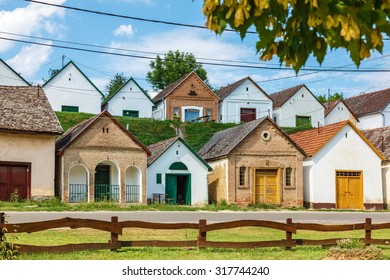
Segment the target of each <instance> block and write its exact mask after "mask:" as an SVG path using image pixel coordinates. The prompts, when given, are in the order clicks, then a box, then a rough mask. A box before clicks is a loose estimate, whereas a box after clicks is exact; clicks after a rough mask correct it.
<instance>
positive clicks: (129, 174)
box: [125, 166, 142, 203]
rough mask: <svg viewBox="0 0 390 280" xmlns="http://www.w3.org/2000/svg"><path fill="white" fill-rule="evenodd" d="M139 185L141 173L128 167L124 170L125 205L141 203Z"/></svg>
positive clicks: (134, 168) (132, 167)
mask: <svg viewBox="0 0 390 280" xmlns="http://www.w3.org/2000/svg"><path fill="white" fill-rule="evenodd" d="M141 185H142V174H141V171H140V170H139V169H138V168H137V167H135V166H130V167H129V168H127V170H126V198H125V202H126V203H140V202H141Z"/></svg>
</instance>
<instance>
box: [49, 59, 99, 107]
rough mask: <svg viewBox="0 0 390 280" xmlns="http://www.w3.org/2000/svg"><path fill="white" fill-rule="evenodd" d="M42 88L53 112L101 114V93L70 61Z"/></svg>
mask: <svg viewBox="0 0 390 280" xmlns="http://www.w3.org/2000/svg"><path fill="white" fill-rule="evenodd" d="M42 88H43V89H44V91H45V93H46V96H47V99H48V100H49V102H50V105H51V107H52V108H53V110H54V111H57V112H61V111H62V112H83V113H90V114H99V113H100V112H101V103H102V99H103V97H104V95H103V93H102V92H101V91H100V90H99V89H98V88H97V87H96V86H95V85H94V84H93V83H92V82H91V80H90V79H88V77H87V76H86V75H85V74H84V73H83V72H82V71H81V70H80V69H79V68H78V67H77V65H76V64H75V63H73V62H72V61H70V62H68V63H67V64H66V65H65V66H64V67H63V68H62V69H61V70H60V71H59V72H58V73H56V74H55V75H54V76H53V77H51V78H50V79H49V80H48V81H47V82H46V83H44V84H43V86H42Z"/></svg>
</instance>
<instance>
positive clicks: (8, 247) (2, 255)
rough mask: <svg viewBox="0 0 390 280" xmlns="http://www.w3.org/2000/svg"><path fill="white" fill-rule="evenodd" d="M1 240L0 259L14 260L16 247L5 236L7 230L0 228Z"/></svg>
mask: <svg viewBox="0 0 390 280" xmlns="http://www.w3.org/2000/svg"><path fill="white" fill-rule="evenodd" d="M1 232H2V240H1V241H0V259H1V260H16V259H17V258H18V254H19V253H18V248H17V246H16V245H15V244H13V243H12V242H8V241H7V238H6V232H7V230H6V229H5V228H2V229H1Z"/></svg>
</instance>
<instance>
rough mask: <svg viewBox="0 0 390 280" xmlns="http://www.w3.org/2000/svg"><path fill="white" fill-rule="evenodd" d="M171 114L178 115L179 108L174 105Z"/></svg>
mask: <svg viewBox="0 0 390 280" xmlns="http://www.w3.org/2000/svg"><path fill="white" fill-rule="evenodd" d="M173 115H174V116H175V117H178V116H179V108H178V107H175V108H174V109H173Z"/></svg>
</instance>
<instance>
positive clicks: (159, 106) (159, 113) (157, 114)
mask: <svg viewBox="0 0 390 280" xmlns="http://www.w3.org/2000/svg"><path fill="white" fill-rule="evenodd" d="M165 116H166V114H165V101H161V102H158V103H156V109H155V110H154V111H153V119H154V120H156V121H165Z"/></svg>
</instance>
